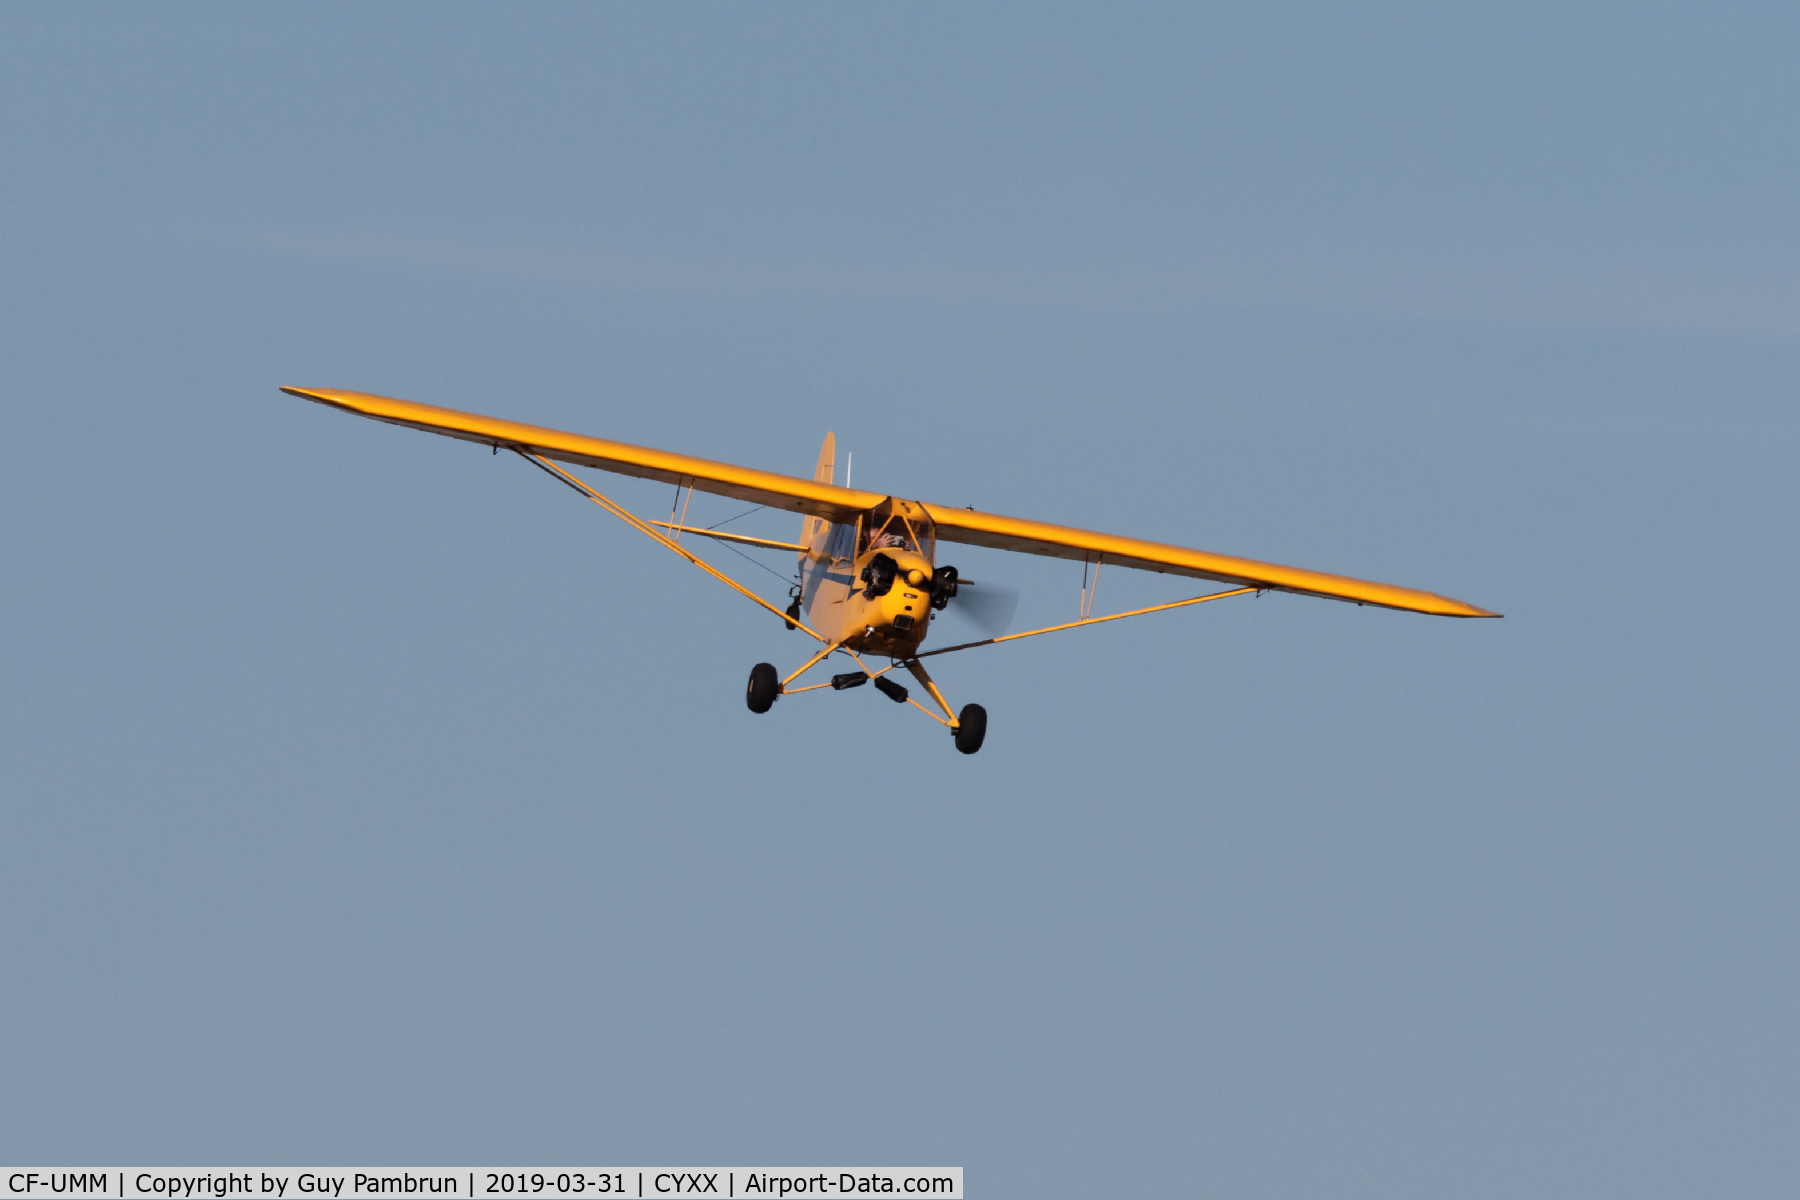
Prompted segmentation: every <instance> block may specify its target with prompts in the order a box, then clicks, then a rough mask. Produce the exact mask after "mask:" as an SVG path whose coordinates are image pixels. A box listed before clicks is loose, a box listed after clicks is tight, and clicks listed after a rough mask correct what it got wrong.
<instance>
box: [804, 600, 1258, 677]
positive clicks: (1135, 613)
mask: <svg viewBox="0 0 1800 1200" xmlns="http://www.w3.org/2000/svg"><path fill="white" fill-rule="evenodd" d="M1263 590H1264V589H1263V588H1254V587H1242V588H1233V589H1231V590H1230V591H1228V592H1213V593H1211V594H1210V595H1206V596H1195V597H1193V598H1192V599H1188V600H1177V601H1175V602H1174V603H1173V604H1156V605H1152V606H1151V607H1149V608H1136V609H1133V610H1131V611H1130V612H1122V613H1113V614H1111V615H1110V616H1105V617H1083V618H1082V619H1081V620H1079V621H1070V622H1069V623H1068V624H1067V625H1051V626H1049V627H1048V628H1045V629H1027V630H1026V631H1025V632H1024V633H1009V634H1007V635H1005V636H1004V637H992V638H986V639H983V640H982V641H979V642H964V643H963V644H962V645H960V646H945V647H944V648H943V649H941V650H927V651H925V653H923V654H918V655H914V658H915V659H918V658H930V657H931V656H932V655H934V654H949V653H951V652H952V651H955V650H973V649H974V648H975V647H977V646H992V645H995V644H996V643H999V642H1016V641H1018V640H1019V639H1020V638H1028V637H1036V636H1037V635H1038V634H1040V633H1057V632H1059V631H1061V630H1064V629H1079V628H1081V627H1082V626H1083V625H1098V624H1100V623H1101V622H1103V621H1122V620H1124V619H1125V618H1126V617H1141V616H1143V615H1144V614H1145V613H1153V612H1163V611H1165V610H1167V609H1171V608H1186V607H1187V606H1188V605H1190V604H1205V603H1206V602H1207V601H1208V600H1223V599H1225V597H1227V596H1247V595H1249V594H1250V593H1251V592H1260V591H1263ZM815 636H816V635H815Z"/></svg>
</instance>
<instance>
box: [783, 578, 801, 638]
mask: <svg viewBox="0 0 1800 1200" xmlns="http://www.w3.org/2000/svg"><path fill="white" fill-rule="evenodd" d="M788 595H789V596H792V597H793V599H794V602H793V603H792V604H790V605H788V606H787V612H786V613H785V614H783V615H785V616H786V617H787V627H788V630H789V632H792V631H793V630H796V629H798V628H800V589H799V588H797V587H796V588H794V589H793V590H792V591H790V592H789V593H788Z"/></svg>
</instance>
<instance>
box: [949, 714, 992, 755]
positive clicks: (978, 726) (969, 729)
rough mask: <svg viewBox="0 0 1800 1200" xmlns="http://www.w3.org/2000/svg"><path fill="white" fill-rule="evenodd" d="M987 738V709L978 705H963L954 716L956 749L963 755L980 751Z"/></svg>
mask: <svg viewBox="0 0 1800 1200" xmlns="http://www.w3.org/2000/svg"><path fill="white" fill-rule="evenodd" d="M986 737H987V709H985V708H983V707H981V705H979V704H965V705H963V710H962V712H960V713H958V714H957V715H956V748H957V749H958V750H961V751H962V752H963V753H964V754H973V753H975V752H976V751H977V750H979V749H981V743H982V741H983V739H985V738H986Z"/></svg>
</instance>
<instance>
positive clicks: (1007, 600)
mask: <svg viewBox="0 0 1800 1200" xmlns="http://www.w3.org/2000/svg"><path fill="white" fill-rule="evenodd" d="M1018 607H1019V590H1018V589H1017V588H1009V587H1004V586H1002V585H1000V584H995V583H983V584H979V585H977V584H976V583H974V582H973V581H971V580H967V579H958V580H957V581H956V592H955V594H954V595H952V596H951V598H950V602H949V603H948V604H947V605H945V606H944V611H946V612H949V613H954V614H955V615H956V616H958V617H960V618H962V619H963V620H964V621H966V622H967V623H968V624H970V625H973V626H974V627H975V628H976V629H977V630H979V631H980V632H981V635H982V636H983V637H990V638H995V637H999V636H1000V635H1001V634H1003V633H1005V632H1006V630H1007V627H1008V626H1009V625H1011V624H1012V619H1013V613H1014V611H1015V610H1017V609H1018Z"/></svg>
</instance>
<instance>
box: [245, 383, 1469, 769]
mask: <svg viewBox="0 0 1800 1200" xmlns="http://www.w3.org/2000/svg"><path fill="white" fill-rule="evenodd" d="M281 390H282V391H284V392H287V393H288V394H289V395H293V396H298V397H300V398H301V399H303V400H313V401H316V402H318V403H320V404H328V405H330V406H331V407H333V408H341V409H343V410H344V411H345V412H351V413H356V414H358V415H360V416H365V417H372V418H374V419H375V420H377V421H386V422H387V423H388V424H390V425H404V426H406V427H407V428H409V429H423V430H425V431H426V432H428V433H441V434H444V435H445V436H447V437H453V438H460V439H462V440H463V441H466V442H477V443H480V444H481V445H484V446H489V447H491V448H492V451H493V453H495V454H498V453H499V452H500V451H502V450H508V451H511V452H512V453H514V454H517V455H519V456H520V457H521V458H524V459H525V460H527V461H528V462H531V463H534V464H536V465H537V466H538V467H540V468H542V469H543V470H544V471H545V472H547V473H548V474H550V475H551V476H553V477H555V478H556V479H558V480H560V481H562V482H563V483H565V484H567V485H568V486H569V487H571V488H573V489H575V490H576V491H577V492H580V493H581V494H582V495H584V496H586V497H587V498H588V499H590V500H592V501H593V502H594V503H596V504H598V505H600V507H602V508H604V509H606V511H608V512H610V513H612V514H613V515H614V516H616V517H618V518H620V519H621V520H623V521H624V522H625V523H626V524H628V525H630V526H631V527H632V528H634V529H636V530H638V531H639V532H640V533H644V534H647V535H649V536H650V537H651V538H653V539H654V540H655V541H657V542H658V543H660V544H661V545H663V546H665V547H667V548H668V549H670V550H673V551H674V552H675V553H676V554H679V555H680V556H681V557H682V558H685V559H687V560H688V561H689V562H691V563H693V564H694V565H695V566H697V567H699V568H700V569H701V570H703V571H705V572H706V573H707V574H709V575H712V576H714V577H716V578H718V579H719V580H721V581H723V582H724V583H726V584H728V585H730V586H731V587H733V588H735V589H737V590H738V591H739V592H741V593H742V594H743V595H745V596H746V597H748V598H749V599H751V600H753V601H755V602H756V603H757V604H760V605H761V606H762V607H764V608H766V609H768V610H769V612H771V613H773V614H774V615H775V616H777V617H780V618H781V619H782V620H783V621H785V622H786V623H787V627H788V628H789V629H799V630H802V631H804V632H805V633H806V634H807V635H809V636H810V637H812V638H813V639H814V640H815V641H817V642H818V644H819V648H818V652H817V653H815V654H814V655H813V656H812V657H811V658H809V659H807V660H806V662H805V663H804V664H802V665H801V666H800V668H799V669H798V670H795V671H792V672H789V673H788V674H787V675H785V676H784V675H782V674H781V672H779V671H777V670H776V669H775V668H774V667H773V666H771V665H770V664H768V663H757V664H756V666H755V667H753V668H752V669H751V671H750V683H749V686H748V688H747V689H746V692H745V701H746V703H748V705H749V707H750V711H751V712H754V713H766V712H768V711H769V709H770V708H771V707H773V706H774V704H775V701H776V700H777V699H778V698H780V697H782V696H793V695H798V694H799V693H801V692H810V691H816V690H818V689H820V688H825V687H829V688H833V689H835V690H837V691H843V690H845V689H846V688H853V687H859V686H861V685H862V684H865V683H869V682H871V681H872V682H873V683H874V684H875V686H876V688H878V689H879V690H880V691H881V692H882V693H883V694H884V695H886V696H887V697H889V698H890V699H892V700H894V701H896V702H897V703H901V704H911V705H912V706H913V707H914V708H917V709H918V710H919V711H921V712H923V713H925V714H926V715H927V716H929V717H931V718H932V719H933V720H935V721H937V722H939V723H940V724H942V725H944V726H946V727H947V728H948V729H949V730H950V732H951V734H952V735H953V737H954V739H955V743H956V748H957V749H958V750H960V751H962V752H963V753H964V754H973V753H975V752H976V751H977V750H979V749H981V743H982V740H983V739H984V738H985V737H986V736H987V710H986V709H984V708H982V707H981V705H979V704H965V705H964V706H963V708H962V710H961V711H960V712H957V711H954V710H953V709H952V708H951V706H950V702H949V701H948V700H946V699H944V695H943V693H942V692H941V691H939V690H938V686H937V684H936V683H934V682H933V681H932V678H931V676H930V675H928V674H926V672H925V665H924V662H923V661H922V660H924V659H927V658H930V657H931V656H932V655H934V654H949V653H951V652H953V651H957V650H969V649H973V648H974V647H976V646H990V645H994V644H995V643H998V642H1009V641H1015V640H1017V639H1019V638H1026V637H1035V636H1037V635H1038V634H1045V633H1056V632H1058V631H1060V630H1064V629H1078V628H1080V627H1082V626H1084V625H1097V624H1099V623H1101V622H1103V621H1118V620H1122V619H1123V618H1125V617H1137V616H1142V615H1144V614H1145V613H1153V612H1162V611H1164V610H1166V609H1171V608H1184V607H1186V606H1188V605H1191V604H1204V603H1205V602H1207V601H1209V600H1223V599H1224V598H1226V597H1227V596H1245V595H1250V594H1251V593H1255V592H1264V591H1279V592H1295V593H1298V594H1300V595H1303V596H1322V597H1325V598H1327V599H1330V600H1344V601H1349V602H1351V603H1354V604H1373V605H1377V606H1379V607H1382V608H1398V609H1405V610H1407V611H1408V612H1420V613H1431V614H1434V615H1436V616H1443V617H1497V616H1499V615H1500V614H1499V613H1492V612H1488V611H1487V610H1486V609H1480V608H1476V607H1475V606H1473V605H1470V604H1464V603H1463V602H1462V601H1460V600H1451V599H1449V598H1447V597H1444V596H1439V595H1435V594H1433V593H1431V592H1421V591H1417V590H1415V589H1413V588H1403V587H1395V586H1393V585H1391V584H1386V583H1370V582H1368V581H1367V580H1362V579H1349V578H1346V577H1344V576H1342V575H1326V574H1322V573H1320V572H1318V571H1303V570H1300V569H1298V568H1296V567H1282V566H1277V565H1275V564H1274V563H1264V562H1255V561H1252V560H1250V559H1247V558H1231V557H1228V556H1226V555H1223V554H1209V553H1207V552H1206V551H1203V550H1188V549H1184V548H1182V547H1180V546H1165V545H1161V544H1158V543H1156V542H1146V541H1140V540H1138V539H1136V538H1127V537H1115V536H1113V535H1111V534H1105V533H1092V532H1090V531H1088V530H1085V529H1070V528H1068V527H1066V526H1062V525H1048V524H1045V523H1043V522H1041V521H1022V520H1019V519H1018V518H1016V517H1001V516H996V515H994V514H993V513H985V512H976V511H975V510H974V509H971V508H942V507H939V506H937V505H927V504H922V503H920V502H919V501H916V500H903V499H901V498H900V497H898V496H885V495H882V494H880V493H878V492H864V491H855V490H852V489H851V488H850V487H849V486H848V483H849V480H848V479H846V480H845V484H846V486H843V487H839V486H837V485H836V484H834V483H833V482H832V475H833V472H834V470H835V468H836V446H835V440H834V438H833V435H831V434H829V433H828V434H826V435H825V445H824V447H823V448H822V449H821V450H820V451H819V463H818V467H817V468H816V469H815V470H814V471H813V477H812V478H811V479H799V478H796V477H794V476H791V475H777V474H775V473H773V472H770V471H757V470H752V469H751V468H749V467H737V466H732V465H731V464H730V463H721V462H712V461H710V460H708V459H704V458H690V457H688V456H687V455H683V454H670V453H668V452H667V451H663V450H650V449H646V448H645V447H642V446H630V445H626V444H625V443H623V442H609V441H603V440H602V439H600V438H592V437H583V436H582V435H580V434H574V433H562V432H560V431H558V430H555V429H544V428H540V427H539V426H536V425H521V424H518V423H516V422H513V421H502V420H499V419H498V418H495V417H483V416H477V415H476V414H474V413H466V412H457V411H456V410H455V409H449V408H434V407H432V406H430V405H426V404H414V403H412V402H410V401H407V400H394V399H390V398H389V397H386V396H372V395H369V394H367V393H364V392H342V391H331V390H326V389H323V388H297V387H284V388H282V389H281ZM558 463H573V464H576V465H578V466H583V467H597V468H599V469H600V470H603V471H614V472H617V473H618V474H621V475H634V476H637V477H638V478H640V479H658V480H661V481H662V482H664V483H672V484H674V485H675V497H676V506H675V508H672V509H671V511H670V519H669V520H667V521H651V520H646V519H644V518H642V517H639V516H636V515H634V514H632V513H630V512H628V511H626V510H625V509H624V508H622V507H620V506H619V505H618V504H616V503H614V502H613V501H612V500H609V499H608V498H607V497H605V496H603V495H601V494H600V493H599V492H597V491H595V490H594V489H593V488H591V487H589V486H588V485H587V484H586V483H584V482H583V481H582V480H580V479H579V478H577V477H576V476H575V475H573V474H572V473H570V472H569V471H568V470H566V469H565V468H564V467H561V466H558V465H557V464H558ZM684 489H685V490H686V492H687V500H688V502H691V501H692V500H693V494H694V492H696V491H701V492H709V493H712V494H714V495H719V496H729V497H732V498H733V499H737V500H743V501H747V502H751V503H755V504H760V505H765V506H768V507H771V508H786V509H791V510H793V511H795V512H798V513H801V514H803V518H804V519H803V520H802V522H801V529H800V540H799V541H798V542H779V541H771V540H769V539H767V538H755V537H748V536H745V535H743V534H737V533H726V532H724V531H722V530H716V529H699V528H695V527H693V526H690V525H688V524H687V503H684V502H682V500H681V495H682V491H683V490H684ZM677 509H679V512H677V511H676V510H677ZM664 531H666V532H664ZM684 533H687V534H697V535H700V536H703V537H709V538H716V539H721V540H723V541H726V542H734V543H739V544H743V545H750V546H760V547H764V548H771V549H778V550H792V551H796V552H798V554H799V557H800V567H799V572H798V576H797V578H798V582H797V583H796V584H795V585H794V587H793V588H792V589H791V592H790V596H791V599H792V603H790V604H789V605H788V607H787V608H786V609H785V610H783V609H779V608H776V607H775V605H773V604H771V603H770V602H769V601H767V600H765V599H763V598H762V597H761V596H759V595H757V594H756V593H755V592H753V591H751V590H750V589H749V588H747V587H745V586H744V585H743V584H741V583H739V582H737V581H736V580H734V579H732V578H730V577H729V576H727V575H725V574H724V573H723V572H722V571H719V570H718V569H717V568H715V567H713V566H712V565H711V564H709V563H707V562H705V561H703V560H702V559H700V558H699V557H698V556H696V555H694V554H692V553H690V552H689V551H688V550H687V548H686V547H684V546H682V545H681V544H680V541H681V535H682V534H684ZM939 542H960V543H963V544H965V545H971V546H989V547H992V548H994V549H998V550H1017V551H1020V552H1022V553H1025V554H1041V555H1047V556H1049V557H1052V558H1068V559H1078V560H1080V561H1081V562H1082V563H1083V564H1084V566H1083V568H1082V572H1083V574H1082V592H1081V609H1080V612H1081V617H1080V619H1079V620H1076V621H1071V622H1068V623H1067V624H1063V625H1052V626H1049V627H1048V628H1044V629H1032V630H1027V631H1026V632H1024V633H1014V634H1007V635H1004V636H994V637H988V638H983V639H982V640H980V641H975V642H964V643H962V644H960V645H955V646H943V647H940V648H938V649H934V650H920V649H919V647H920V646H921V645H922V644H923V643H924V641H925V636H926V634H927V633H929V632H930V630H931V625H932V622H933V620H934V618H936V617H937V615H938V614H939V613H941V612H943V611H944V610H945V609H946V608H947V607H948V606H949V605H951V604H952V603H958V600H957V597H958V596H959V594H961V593H962V590H963V589H965V588H974V589H975V591H974V592H973V593H971V594H970V596H971V597H973V596H975V595H979V594H980V593H981V592H982V591H983V589H984V586H987V587H991V584H990V585H982V584H980V583H977V582H975V581H972V580H969V579H964V578H962V577H961V576H960V575H958V574H957V570H956V568H955V567H952V566H944V567H940V566H938V565H937V546H938V543H939ZM1102 565H1107V566H1115V567H1133V568H1136V569H1138V570H1144V571H1157V572H1161V573H1163V574H1166V575H1184V576H1188V577H1191V578H1194V579H1206V580H1211V581H1213V582H1215V583H1223V584H1226V585H1228V586H1227V588H1226V589H1225V590H1224V591H1217V592H1210V593H1208V594H1206V595H1203V596H1194V597H1191V598H1189V599H1186V600H1177V601H1175V602H1174V603H1171V604H1157V605H1153V606H1151V607H1149V608H1140V609H1135V610H1133V611H1131V612H1121V613H1111V614H1109V615H1106V616H1095V615H1094V613H1093V604H1094V591H1095V589H1096V588H1097V587H1098V586H1099V577H1100V568H1101V566H1102ZM833 653H841V654H845V655H847V656H849V658H850V659H851V661H853V662H854V663H855V664H856V667H857V669H856V670H854V671H850V672H846V673H844V674H840V675H834V676H832V678H831V680H830V682H828V683H815V684H810V685H807V686H805V687H795V686H793V684H794V682H795V681H796V680H797V679H799V678H800V676H802V675H804V674H805V673H806V672H807V671H810V670H811V669H812V668H813V667H815V666H817V665H818V664H819V663H821V662H823V661H824V660H825V659H826V658H827V657H829V656H830V655H831V654H833ZM865 655H866V656H868V657H869V658H886V659H887V660H888V662H887V665H885V666H881V667H875V666H871V665H870V664H869V663H868V662H866V661H864V656H865ZM897 667H905V668H906V670H907V672H908V673H909V674H911V675H912V677H913V678H914V679H915V680H917V681H918V683H919V685H920V686H921V687H923V688H924V689H925V692H926V693H927V694H928V695H929V696H930V698H931V701H932V703H933V704H935V705H936V706H937V708H938V709H939V710H940V711H941V712H942V714H943V715H942V716H939V715H938V713H936V712H933V711H932V710H931V709H929V708H926V707H925V706H924V705H922V704H920V703H919V702H918V701H917V700H914V699H912V698H911V696H910V694H909V693H908V691H907V689H906V688H905V687H903V686H901V685H900V684H898V683H896V682H895V681H894V680H893V679H891V678H889V675H890V673H891V672H892V671H894V669H895V668H897Z"/></svg>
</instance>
